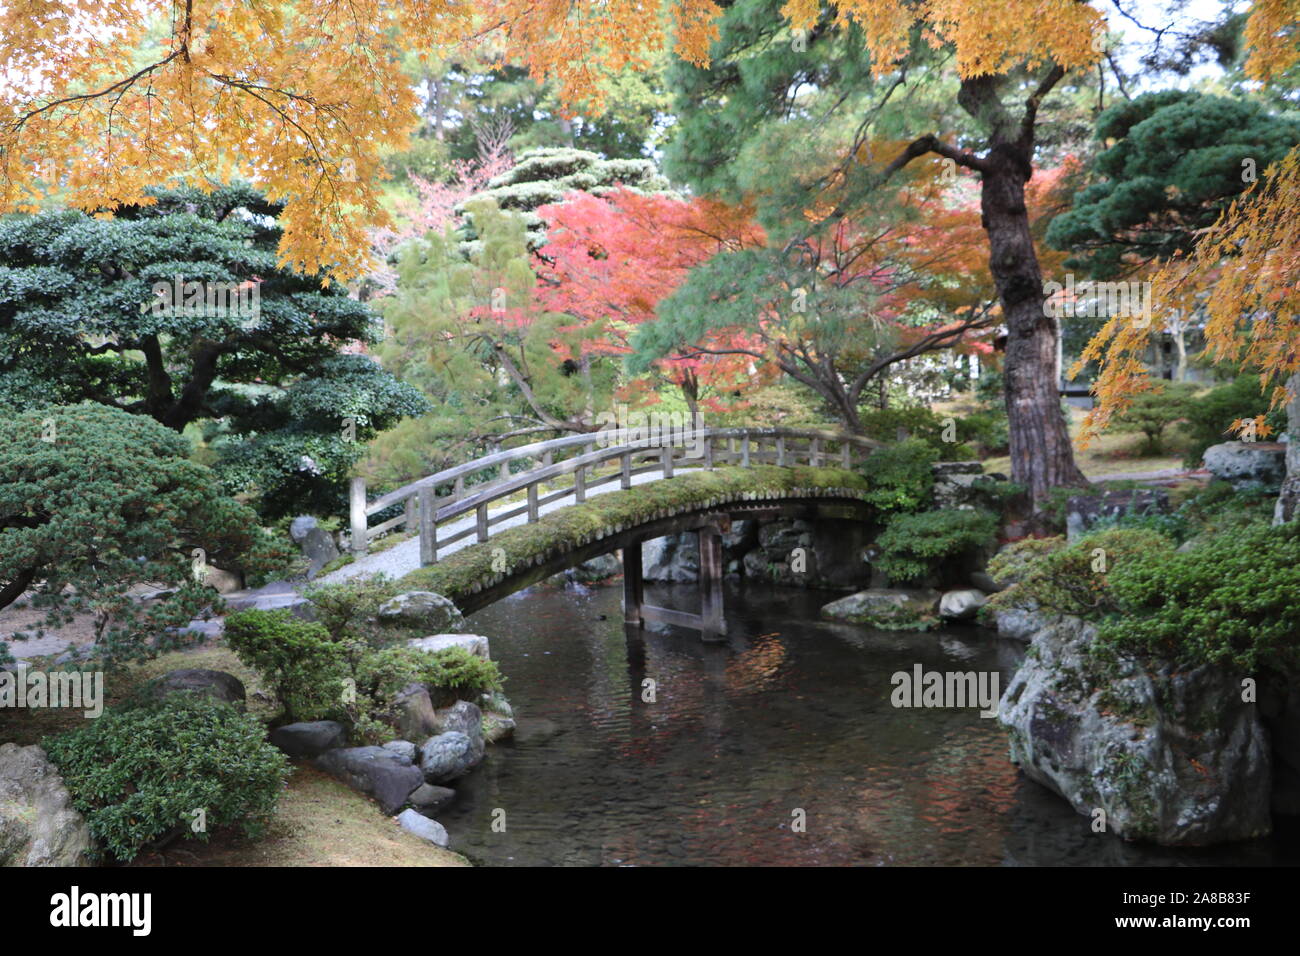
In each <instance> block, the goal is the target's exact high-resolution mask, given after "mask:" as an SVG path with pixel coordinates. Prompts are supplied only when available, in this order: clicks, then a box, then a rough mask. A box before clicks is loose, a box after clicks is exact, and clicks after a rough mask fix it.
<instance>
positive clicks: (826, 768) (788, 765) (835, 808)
mask: <svg viewBox="0 0 1300 956" xmlns="http://www.w3.org/2000/svg"><path fill="white" fill-rule="evenodd" d="M647 590H648V591H649V592H650V593H649V594H648V597H649V598H650V600H651V603H655V604H660V605H664V606H668V607H679V608H682V609H693V608H692V606H691V605H692V602H693V601H696V600H697V598H696V597H695V590H694V588H693V587H691V586H677V587H667V586H665V587H650V588H648V589H647ZM620 593H621V592H620V588H618V587H603V588H595V589H590V590H560V589H552V588H547V587H543V588H536V589H533V590H531V591H528V592H524V593H521V594H518V595H515V596H513V597H511V598H508V599H506V600H504V601H502V602H500V603H498V604H496V605H494V606H492V607H490V608H487V609H486V610H483V611H480V612H479V613H477V614H476V615H474V616H473V618H472V619H471V621H470V626H471V629H472V630H474V631H477V632H478V633H482V634H486V635H488V636H489V637H490V638H491V644H492V654H493V657H495V658H496V659H497V660H498V661H499V662H500V664H501V667H502V670H503V671H504V673H505V674H506V675H507V677H508V678H509V682H508V685H507V687H506V692H507V694H508V696H509V697H510V699H511V701H512V702H513V704H514V706H515V711H516V718H517V720H518V723H519V728H518V731H517V734H516V738H515V740H514V741H513V742H512V743H507V744H501V745H498V746H496V747H492V748H489V757H488V760H487V761H485V762H484V763H483V764H482V765H481V766H480V767H479V768H478V769H477V770H475V771H474V773H473V774H471V775H470V776H469V777H468V778H466V779H465V780H463V781H461V782H460V784H459V786H458V797H457V800H456V802H455V803H454V804H453V805H452V807H450V808H449V809H448V810H445V811H443V812H442V813H441V814H439V819H440V820H441V821H442V822H443V823H444V824H445V825H446V826H447V829H448V831H449V832H450V833H451V837H452V848H453V849H456V850H459V851H461V852H463V853H465V854H466V855H468V856H469V857H471V858H472V859H474V860H475V861H477V862H480V863H486V864H498V865H557V864H558V865H569V864H572V865H647V864H660V865H661V864H674V863H681V864H710V865H742V864H764V865H817V864H823V865H824V864H835V865H843V864H865V865H891V864H904V865H935V864H939V865H955V864H976V865H1091V864H1137V865H1153V864H1155V865H1169V864H1172V865H1180V864H1181V865H1197V864H1205V863H1217V864H1232V863H1257V864H1258V863H1275V862H1289V861H1290V860H1291V859H1293V858H1294V857H1293V855H1292V854H1291V853H1289V852H1287V851H1285V850H1284V849H1283V841H1280V840H1276V839H1275V840H1265V841H1257V842H1255V843H1252V844H1248V845H1244V846H1236V847H1231V848H1226V849H1220V850H1216V851H1172V850H1160V849H1151V848H1139V847H1134V846H1130V845H1127V844H1124V843H1123V842H1122V841H1120V840H1117V839H1115V838H1113V837H1110V836H1106V835H1096V834H1093V833H1092V832H1091V831H1090V830H1089V821H1088V819H1087V818H1085V817H1083V816H1080V815H1078V814H1076V813H1074V811H1073V810H1071V809H1070V808H1069V807H1068V806H1067V805H1066V804H1065V803H1064V802H1063V801H1061V800H1059V799H1058V798H1056V797H1054V796H1052V795H1050V794H1048V793H1047V792H1046V791H1044V790H1042V789H1041V788H1039V787H1038V786H1036V785H1035V784H1033V783H1030V782H1029V781H1026V780H1024V779H1023V778H1021V777H1020V776H1019V775H1018V773H1017V772H1016V770H1015V768H1014V767H1012V766H1011V764H1010V763H1009V762H1008V760H1007V744H1006V737H1005V734H1004V732H1003V731H1002V730H1001V729H1000V728H999V727H998V725H997V723H996V721H994V720H991V719H981V718H980V717H979V716H978V711H977V709H969V710H940V709H898V708H894V707H892V706H891V705H890V702H889V695H890V691H891V690H892V686H891V684H890V677H891V675H892V674H893V673H894V672H896V671H900V670H907V671H910V670H911V669H912V667H913V665H915V664H918V663H919V664H921V665H922V666H923V667H924V668H925V669H926V670H940V671H954V670H957V671H970V670H993V669H998V670H1000V671H1001V672H1002V678H1001V686H1003V687H1005V686H1006V685H1007V681H1008V679H1009V677H1010V670H1011V669H1012V668H1014V667H1015V664H1016V660H1017V655H1018V653H1019V651H1020V647H1019V646H1018V645H1014V644H1011V643H1010V642H1003V641H997V640H996V639H994V638H993V637H992V636H991V635H990V634H988V633H987V632H978V631H975V630H965V629H955V628H954V629H952V630H949V631H945V632H940V633H937V634H912V633H888V632H882V631H872V630H868V629H866V628H861V627H854V626H849V625H841V624H831V623H828V622H824V621H819V620H817V610H818V608H819V607H820V606H821V604H823V603H825V602H826V601H827V600H830V599H831V598H832V597H833V596H834V595H831V594H827V593H819V592H811V593H809V592H803V591H795V590H779V591H778V590H774V589H772V588H754V587H745V586H744V585H733V586H730V587H729V590H728V593H727V622H728V627H729V631H728V634H727V636H726V639H725V640H721V641H714V642H706V641H704V640H702V639H701V638H700V636H699V634H698V633H696V632H693V631H687V630H680V629H676V628H666V627H664V628H655V629H653V630H647V631H646V632H643V633H642V632H636V631H629V630H625V628H624V626H623V624H622V620H621V618H622V615H621V612H620V605H619V600H620ZM647 679H649V680H652V681H654V688H655V699H654V701H653V702H646V701H644V700H643V699H642V688H643V682H644V681H646V680H647ZM498 808H500V809H502V810H504V811H505V821H506V829H505V832H503V833H499V832H493V829H492V821H493V811H494V810H496V809H498ZM796 811H803V816H804V817H806V832H797V831H796V829H795V827H794V826H792V823H793V822H794V821H795V820H796ZM1286 842H1287V843H1288V845H1289V844H1292V843H1293V842H1294V841H1290V840H1288V841H1286Z"/></svg>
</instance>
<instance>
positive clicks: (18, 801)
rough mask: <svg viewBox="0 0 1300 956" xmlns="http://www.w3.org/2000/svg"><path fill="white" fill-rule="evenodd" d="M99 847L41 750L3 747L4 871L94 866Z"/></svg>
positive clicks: (0, 818)
mask: <svg viewBox="0 0 1300 956" xmlns="http://www.w3.org/2000/svg"><path fill="white" fill-rule="evenodd" d="M94 854H95V842H94V838H93V837H92V836H91V835H90V827H89V826H87V825H86V820H85V818H84V817H82V815H81V814H80V813H78V812H77V811H76V810H75V809H74V808H73V806H72V797H71V796H70V795H69V794H68V790H67V788H66V787H65V786H64V785H63V778H62V777H60V776H59V772H58V770H57V769H56V768H55V766H54V765H53V764H52V763H50V761H49V758H47V757H46V755H45V751H44V750H42V749H41V748H40V747H37V746H34V745H33V746H30V747H20V746H18V745H17V744H12V743H10V744H0V866H89V865H91V864H92V863H93V862H94V859H93V857H94Z"/></svg>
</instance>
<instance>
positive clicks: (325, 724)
mask: <svg viewBox="0 0 1300 956" xmlns="http://www.w3.org/2000/svg"><path fill="white" fill-rule="evenodd" d="M270 740H271V746H273V747H276V748H277V749H279V750H280V751H281V752H283V753H284V754H285V756H287V757H290V758H292V759H294V760H310V759H312V758H314V757H319V756H320V755H321V754H323V753H328V752H329V751H331V750H337V749H339V748H340V747H346V746H347V743H348V732H347V729H346V728H345V727H344V726H343V725H342V724H340V723H339V722H338V721H336V720H306V721H301V722H299V723H296V724H285V725H284V726H283V727H276V728H275V730H273V731H271V736H270Z"/></svg>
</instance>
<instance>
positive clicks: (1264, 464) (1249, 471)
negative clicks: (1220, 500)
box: [1205, 441, 1286, 491]
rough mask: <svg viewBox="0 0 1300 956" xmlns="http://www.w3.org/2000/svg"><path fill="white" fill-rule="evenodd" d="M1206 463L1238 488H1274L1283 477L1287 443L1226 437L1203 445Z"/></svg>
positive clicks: (1207, 466)
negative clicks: (1208, 445)
mask: <svg viewBox="0 0 1300 956" xmlns="http://www.w3.org/2000/svg"><path fill="white" fill-rule="evenodd" d="M1205 467H1206V468H1208V469H1209V470H1210V474H1212V475H1214V477H1215V478H1218V479H1220V480H1222V481H1226V482H1228V483H1229V484H1230V485H1232V487H1233V488H1235V489H1236V490H1238V491H1243V490H1245V489H1261V490H1264V491H1277V490H1278V489H1279V488H1280V487H1281V485H1282V479H1283V478H1285V477H1286V444H1285V443H1283V442H1273V441H1267V442H1265V441H1226V442H1223V443H1222V444H1220V445H1211V446H1210V447H1209V448H1207V449H1205Z"/></svg>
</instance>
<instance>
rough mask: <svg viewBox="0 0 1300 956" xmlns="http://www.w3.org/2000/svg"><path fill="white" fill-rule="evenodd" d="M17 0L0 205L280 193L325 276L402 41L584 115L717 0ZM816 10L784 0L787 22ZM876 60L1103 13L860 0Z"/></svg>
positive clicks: (348, 243)
mask: <svg viewBox="0 0 1300 956" xmlns="http://www.w3.org/2000/svg"><path fill="white" fill-rule="evenodd" d="M646 7H647V4H645V3H644V2H642V0H608V2H606V3H602V4H586V3H572V2H570V0H488V2H485V3H475V4H466V3H457V2H453V0H407V2H403V3H391V2H386V0H352V2H349V3H339V2H333V0H296V2H285V3H261V2H251V0H188V2H184V0H74V2H66V3H56V2H49V0H26V2H23V0H19V2H14V3H9V4H7V5H5V8H4V10H3V12H0V61H3V63H4V65H5V84H4V87H3V94H2V101H0V111H2V112H0V151H2V152H0V211H13V210H29V209H33V208H35V207H36V206H37V205H38V204H39V202H40V201H41V200H42V199H43V198H44V197H45V196H47V195H49V194H51V193H54V192H57V193H58V195H59V198H60V199H61V200H62V201H63V202H65V203H67V204H69V205H73V206H77V207H80V208H83V209H88V210H107V209H111V208H112V207H114V206H116V205H119V204H124V203H133V202H141V201H147V198H146V197H145V194H144V190H145V188H146V187H148V186H150V185H157V184H162V183H172V184H175V183H178V182H187V183H191V184H194V185H199V186H205V185H214V184H216V183H219V182H223V181H229V180H230V179H232V178H234V177H236V176H243V177H247V178H251V179H253V180H255V181H257V182H259V183H260V184H261V185H263V187H264V188H265V190H266V192H267V194H268V196H269V197H270V198H271V199H272V200H284V201H285V202H286V206H285V210H284V214H283V216H282V219H281V221H282V223H283V225H284V239H283V243H282V245H281V255H282V257H283V260H284V263H285V264H286V265H290V266H293V267H297V268H300V269H303V270H306V271H308V272H325V273H329V274H332V275H333V276H334V277H336V278H348V277H351V276H354V275H357V274H359V273H360V272H361V271H363V269H364V268H365V265H366V258H367V256H368V255H369V243H368V242H367V241H366V232H365V230H366V228H367V227H368V226H374V225H382V224H384V223H386V221H387V214H386V213H385V211H384V210H383V209H382V208H381V206H380V204H379V201H378V198H377V192H376V186H377V183H378V181H379V179H380V178H381V175H382V172H381V162H380V157H381V156H382V155H383V153H384V152H385V151H387V150H392V149H400V148H402V146H403V145H404V144H405V143H406V139H407V134H408V132H409V130H410V129H411V127H412V125H413V124H414V122H415V118H416V94H415V91H414V90H413V89H412V88H411V84H410V82H409V80H408V79H407V77H406V75H405V74H404V73H403V71H402V69H401V64H400V60H399V56H398V53H399V51H398V45H399V44H400V45H402V46H403V47H405V48H411V47H414V48H417V49H425V50H430V51H439V50H445V49H447V48H449V47H455V46H458V45H461V44H488V45H493V46H494V47H495V48H496V49H498V50H500V51H501V52H502V53H503V54H504V55H506V56H509V57H512V58H515V59H517V60H523V61H526V62H527V63H528V65H529V66H530V68H531V69H532V70H533V72H534V73H535V74H537V75H539V76H543V75H544V76H546V77H548V78H550V79H552V80H554V81H556V82H557V83H558V84H559V85H560V87H561V89H562V90H563V93H564V95H565V96H566V98H567V99H568V100H569V101H570V102H571V103H572V104H574V106H575V107H576V108H583V107H584V106H585V107H592V106H598V105H599V103H600V100H601V96H602V83H603V78H604V77H606V76H608V75H609V74H610V73H611V72H613V71H617V70H619V69H622V68H624V67H627V66H636V65H637V64H638V63H640V62H643V61H644V59H645V58H646V57H648V56H651V55H653V53H654V52H655V51H656V50H657V49H659V48H660V47H662V46H663V45H664V44H667V43H671V44H672V45H673V48H674V50H675V51H676V52H677V54H678V55H680V56H682V57H683V58H686V59H689V60H691V61H693V62H696V63H700V64H703V63H705V62H707V60H708V53H709V44H710V42H711V41H712V39H713V38H714V36H715V35H716V19H717V17H718V15H719V13H720V10H719V8H718V7H717V5H716V4H714V3H713V2H711V0H678V2H670V3H665V4H663V7H662V9H661V11H660V13H661V15H660V16H658V17H655V16H652V15H647V12H646ZM817 11H818V5H817V3H816V2H810V0H791V2H790V3H789V4H788V5H787V6H786V8H785V12H786V14H787V15H788V16H789V17H790V19H791V22H792V25H793V26H794V27H795V28H796V29H798V28H803V27H806V26H809V25H810V24H811V22H812V20H813V19H814V18H815V17H816V15H817ZM839 13H840V17H841V20H843V21H848V20H853V21H855V22H857V23H858V24H860V25H861V27H862V29H863V31H864V34H865V37H866V42H867V44H868V46H869V47H870V49H871V50H872V52H873V55H874V57H875V60H876V68H877V69H878V70H879V71H881V72H886V71H888V70H889V69H890V68H891V65H892V63H893V61H894V59H895V58H896V57H898V56H899V55H901V54H902V53H903V52H905V50H906V47H907V44H908V42H909V39H908V38H909V33H910V31H911V30H912V28H913V26H914V25H915V24H916V23H917V22H918V21H919V22H921V23H922V24H923V26H924V30H925V35H926V36H927V37H928V38H930V39H931V40H932V42H935V43H943V42H952V43H954V44H955V45H956V49H957V56H958V63H959V66H960V68H961V69H962V70H963V71H967V72H980V71H986V70H996V69H999V68H1001V67H1002V66H1004V65H1005V64H1006V63H1008V62H1010V61H1012V60H1017V59H1025V58H1028V59H1031V60H1044V59H1048V58H1051V59H1055V60H1056V61H1058V62H1061V63H1062V64H1064V65H1067V66H1074V65H1080V64H1082V63H1084V62H1087V60H1088V59H1089V58H1090V57H1091V56H1093V55H1095V54H1093V52H1092V50H1091V47H1090V37H1091V35H1092V34H1091V30H1092V28H1093V26H1094V24H1096V23H1097V22H1098V20H1099V17H1098V14H1097V13H1096V12H1095V11H1093V10H1091V9H1090V8H1089V7H1087V6H1086V5H1083V4H1078V3H1074V2H1071V0H1048V2H1046V3H1043V2H1031V0H977V2H970V0H935V2H931V3H926V4H922V5H916V4H911V3H903V2H901V0H871V2H866V0H855V2H845V3H842V4H840V5H839Z"/></svg>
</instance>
